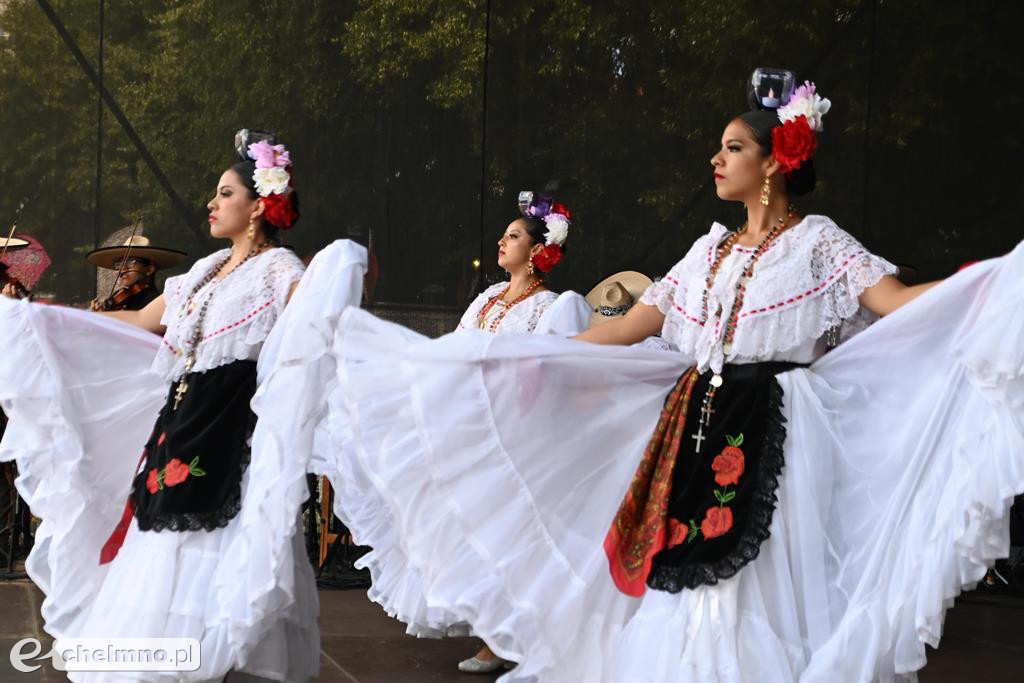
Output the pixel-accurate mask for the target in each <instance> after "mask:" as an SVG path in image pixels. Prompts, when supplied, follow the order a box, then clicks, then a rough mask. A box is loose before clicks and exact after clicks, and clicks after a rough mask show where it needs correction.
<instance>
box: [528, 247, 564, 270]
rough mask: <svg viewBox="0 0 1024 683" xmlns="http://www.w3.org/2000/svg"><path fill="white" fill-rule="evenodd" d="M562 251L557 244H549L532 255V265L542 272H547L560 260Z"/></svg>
mask: <svg viewBox="0 0 1024 683" xmlns="http://www.w3.org/2000/svg"><path fill="white" fill-rule="evenodd" d="M563 254H564V252H563V250H562V247H560V246H558V245H557V244H549V245H547V246H546V247H544V249H543V250H541V252H540V253H539V254H537V255H536V256H534V257H533V265H534V266H536V267H537V269H538V270H540V272H542V273H549V272H551V269H552V268H554V267H555V266H557V265H558V263H559V262H560V261H561V260H562V256H563Z"/></svg>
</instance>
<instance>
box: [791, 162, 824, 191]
mask: <svg viewBox="0 0 1024 683" xmlns="http://www.w3.org/2000/svg"><path fill="white" fill-rule="evenodd" d="M817 182H818V175H817V173H815V172H814V159H808V160H807V161H805V162H804V163H802V164H800V167H799V168H797V169H796V170H794V171H792V172H791V173H789V174H788V175H787V176H786V194H788V195H789V196H790V197H799V196H800V195H802V194H807V193H808V192H810V191H812V190H813V189H814V186H815V184H817Z"/></svg>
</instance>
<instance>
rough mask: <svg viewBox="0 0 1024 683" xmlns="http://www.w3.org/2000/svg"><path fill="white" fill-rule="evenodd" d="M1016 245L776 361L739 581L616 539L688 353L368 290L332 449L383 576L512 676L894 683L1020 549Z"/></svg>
mask: <svg viewBox="0 0 1024 683" xmlns="http://www.w3.org/2000/svg"><path fill="white" fill-rule="evenodd" d="M1021 339H1024V246H1021V247H1018V248H1017V250H1016V251H1015V252H1013V254H1011V255H1009V256H1007V257H1004V258H1002V259H996V260H993V261H989V262H986V263H983V264H979V265H976V266H973V267H971V268H969V269H967V270H966V271H964V272H962V273H960V274H958V275H957V276H955V277H953V278H951V279H950V280H949V281H947V282H945V283H943V284H942V285H940V286H938V287H936V288H934V289H933V290H931V291H929V292H927V293H926V294H924V295H923V296H921V297H919V298H918V299H917V300H916V301H915V302H913V303H911V304H910V305H908V306H906V307H904V308H903V309H901V310H899V311H897V312H896V313H894V314H893V315H891V316H889V317H887V318H886V319H884V320H882V321H881V322H879V323H877V324H876V325H874V326H873V327H871V328H870V329H868V330H867V331H865V332H863V333H861V334H860V335H858V336H857V337H855V338H854V339H852V340H851V341H849V342H847V343H845V344H844V345H842V346H841V347H840V348H839V349H837V350H835V351H833V352H831V353H830V354H828V355H827V356H826V357H824V358H823V359H821V360H820V361H818V362H817V363H815V364H814V365H813V366H812V367H811V368H810V369H807V370H795V371H792V372H789V373H785V374H783V375H780V377H779V380H780V384H781V385H782V388H783V390H784V392H785V406H784V414H785V417H786V419H787V421H788V425H787V439H786V446H785V453H786V462H785V467H784V471H783V477H782V480H781V483H780V486H779V491H778V497H779V503H778V507H777V508H776V511H775V514H774V517H773V521H772V524H771V537H770V538H769V539H768V540H767V541H765V543H764V544H763V545H762V546H761V552H760V555H759V556H758V557H757V559H755V560H754V561H753V562H751V563H750V564H749V565H747V566H746V567H745V568H744V569H743V570H742V571H740V573H739V574H738V575H737V576H735V577H734V578H732V579H729V580H727V581H723V582H721V583H719V584H718V585H716V586H705V587H702V588H699V589H696V590H686V591H683V592H681V593H678V594H669V593H662V592H658V591H650V590H649V591H648V592H647V593H646V594H645V595H644V596H643V597H641V598H632V597H628V596H625V595H623V594H621V593H619V592H618V591H617V590H616V589H615V587H614V585H613V584H612V581H611V578H610V575H609V572H608V566H607V560H606V557H605V555H604V550H603V540H604V537H605V534H606V533H607V531H608V528H609V525H610V524H611V521H612V518H613V517H614V515H615V513H616V511H617V509H618V506H619V504H620V502H621V501H622V497H623V495H624V493H625V491H626V488H627V486H628V485H629V483H630V481H631V478H632V476H633V474H634V471H635V469H636V466H637V463H638V461H639V459H640V457H641V455H642V453H643V450H644V446H645V445H646V443H647V440H648V439H649V437H650V435H651V432H652V430H653V427H654V425H655V423H656V421H657V418H658V414H659V411H660V408H661V405H662V402H663V400H664V397H665V395H666V394H667V393H668V391H669V390H670V389H671V387H672V386H673V384H674V382H675V380H676V379H677V377H678V376H679V375H680V374H681V373H682V372H683V370H685V367H686V366H685V362H684V360H683V359H681V358H680V357H679V356H678V355H673V354H666V353H664V352H658V351H651V350H645V349H632V348H613V347H600V346H595V345H589V344H584V343H580V342H573V341H567V340H562V339H557V338H552V337H533V336H529V337H528V336H512V335H509V336H493V335H486V334H483V333H480V334H477V333H474V332H466V333H461V334H457V335H449V336H446V337H443V338H441V339H439V340H428V339H426V338H423V337H420V336H419V335H416V334H414V333H412V332H410V331H408V330H405V329H404V328H401V327H399V326H397V325H394V324H391V323H387V322H384V321H381V320H378V319H376V318H374V317H373V316H371V315H369V314H367V313H365V312H363V311H358V310H354V309H353V310H349V311H347V312H346V313H345V314H344V316H343V317H342V319H341V324H340V325H339V327H338V329H337V334H336V336H335V338H334V342H333V343H334V348H333V355H334V358H335V359H336V361H337V365H336V377H334V378H332V379H330V380H329V382H328V385H329V386H328V387H327V388H326V392H327V395H328V403H329V405H330V406H331V408H330V410H329V413H328V415H327V417H326V420H325V422H324V423H323V424H322V425H321V431H320V445H319V446H318V451H319V453H320V456H318V457H320V458H323V459H324V460H327V461H333V464H332V465H330V466H325V467H324V470H325V471H328V473H329V474H331V475H332V477H333V478H334V480H335V484H336V486H337V487H338V490H339V495H338V504H337V509H336V511H337V512H338V514H339V515H341V516H342V518H343V520H344V521H345V522H346V523H347V524H348V525H349V526H350V528H351V529H352V530H353V532H354V533H355V535H356V536H357V537H358V538H359V539H360V541H361V542H362V543H367V544H369V545H372V546H373V547H374V552H373V553H372V554H371V555H370V556H368V558H367V559H366V560H365V563H366V565H367V566H369V567H370V569H371V572H372V574H373V578H374V583H375V585H374V589H373V590H372V591H371V597H373V598H374V599H375V600H377V601H378V602H380V603H381V604H382V605H383V606H384V607H385V609H387V610H388V611H389V612H390V613H392V614H394V615H396V616H398V617H399V618H401V619H403V620H404V621H406V622H408V623H409V628H410V632H412V633H417V634H423V635H437V634H440V633H443V631H444V629H445V628H446V627H447V626H449V625H451V624H453V623H456V622H460V621H465V622H468V623H469V624H471V626H472V627H473V630H474V631H475V632H476V633H477V634H478V635H480V636H482V637H483V638H484V639H485V640H486V641H487V642H488V644H490V645H491V647H492V648H493V649H494V650H495V651H496V652H498V653H499V654H501V655H502V656H505V657H507V658H510V659H513V660H515V661H517V662H519V666H518V667H517V668H516V669H515V670H513V671H511V672H510V673H508V674H506V675H505V677H503V679H502V680H503V681H510V682H511V681H516V682H518V681H524V682H525V681H543V682H545V683H547V682H552V683H554V682H557V683H562V682H564V683H576V682H578V681H588V682H591V681H593V682H608V683H625V682H635V683H683V682H687V683H691V682H693V681H702V682H705V681H706V682H708V683H710V682H730V683H734V682H737V683H738V682H753V681H756V682H758V683H765V682H779V683H784V682H790V681H801V682H808V683H810V682H818V681H821V682H824V681H829V682H832V681H844V683H845V682H850V683H854V682H858V681H864V682H867V681H895V680H902V679H906V678H912V677H913V672H914V671H916V670H917V669H919V668H921V667H922V666H923V665H924V663H925V647H924V645H925V644H926V643H927V644H931V645H937V644H938V641H939V638H940V636H941V633H942V622H943V616H944V612H945V610H946V608H948V607H949V606H950V605H951V604H952V601H953V599H954V598H955V596H956V595H957V594H958V593H959V592H960V591H961V590H962V589H963V588H965V587H971V586H973V585H974V584H975V583H976V582H977V581H978V580H979V579H980V578H981V577H982V576H983V575H984V573H985V570H986V566H987V565H989V564H990V563H991V562H993V561H994V560H995V559H997V558H999V557H1001V556H1005V555H1006V553H1007V551H1008V545H1009V539H1008V519H1007V510H1008V508H1009V506H1010V504H1011V501H1012V498H1013V496H1014V495H1015V494H1016V493H1019V492H1021V491H1024V345H1022V344H1021V341H1020V340H1021Z"/></svg>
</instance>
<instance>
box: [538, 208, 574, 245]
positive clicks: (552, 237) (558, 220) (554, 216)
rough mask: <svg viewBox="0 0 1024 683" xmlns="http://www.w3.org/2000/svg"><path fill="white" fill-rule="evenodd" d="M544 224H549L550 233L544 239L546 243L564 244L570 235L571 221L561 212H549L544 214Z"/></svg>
mask: <svg viewBox="0 0 1024 683" xmlns="http://www.w3.org/2000/svg"><path fill="white" fill-rule="evenodd" d="M544 224H545V225H547V228H548V233H547V236H546V237H545V239H544V243H545V244H557V245H558V246H562V245H563V244H565V240H566V238H567V237H569V221H568V220H566V218H565V216H563V215H562V214H560V213H549V214H548V215H547V216H544Z"/></svg>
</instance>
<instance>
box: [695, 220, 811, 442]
mask: <svg viewBox="0 0 1024 683" xmlns="http://www.w3.org/2000/svg"><path fill="white" fill-rule="evenodd" d="M795 216H796V209H794V208H793V205H792V204H790V205H789V207H788V208H787V209H786V215H785V216H784V217H782V218H780V219H779V220H778V222H777V223H776V224H775V225H774V226H772V229H771V230H770V231H769V232H768V234H767V235H765V237H764V239H762V240H761V242H760V243H759V244H758V245H757V247H755V248H754V251H753V253H751V254H750V256H749V257H748V258H747V262H746V263H745V264H744V265H743V272H742V273H741V275H740V278H739V281H738V282H737V283H736V296H735V297H734V298H733V302H732V309H731V310H730V311H729V318H728V319H727V321H726V323H725V335H724V336H723V338H722V352H723V353H724V354H725V355H726V356H728V355H729V354H730V353H732V339H733V336H734V335H735V334H736V323H737V321H738V320H739V314H740V309H741V308H742V307H743V296H744V294H746V291H747V283H748V282H750V280H751V279H752V278H753V277H754V264H756V263H757V260H758V259H759V258H761V254H763V253H764V252H765V250H766V249H767V248H768V247H769V246H771V244H772V242H773V241H774V240H775V238H776V237H778V236H779V233H781V232H782V231H783V230H785V229H786V227H787V224H788V222H789V221H791V220H793V218H794V217H795ZM745 230H746V228H745V226H744V227H743V228H740V229H739V230H737V231H736V232H734V233H732V234H730V235H729V237H728V238H726V239H725V241H724V242H722V244H720V245H719V247H718V250H717V252H716V254H715V261H714V263H712V264H711V270H710V271H708V276H707V278H706V279H705V280H704V295H703V307H702V314H701V324H702V325H705V324H707V322H708V297H709V295H710V292H711V288H712V287H713V286H714V284H715V278H716V277H717V276H718V270H719V268H721V266H722V262H723V261H724V260H725V258H726V257H727V256H728V255H729V254H730V253H732V249H733V247H734V246H736V242H737V241H738V240H739V238H740V235H742V234H743V233H744V232H745ZM723 383H724V380H723V379H722V376H721V375H720V374H718V373H717V372H716V373H715V374H714V375H713V376H712V377H711V379H710V380H709V381H708V388H707V391H706V392H705V393H704V401H703V403H702V404H701V408H700V418H698V420H697V431H696V433H694V434H693V435H692V436H691V437H690V438H692V439H693V440H694V441H696V442H697V443H696V445H695V451H696V452H697V453H700V448H701V443H702V442H703V441H704V440H705V439H706V438H707V437H706V436H705V435H704V428H705V427H710V426H711V416H712V415H714V413H715V408H714V404H715V394H716V393H718V388H719V387H720V386H722V384H723Z"/></svg>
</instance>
